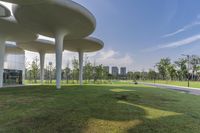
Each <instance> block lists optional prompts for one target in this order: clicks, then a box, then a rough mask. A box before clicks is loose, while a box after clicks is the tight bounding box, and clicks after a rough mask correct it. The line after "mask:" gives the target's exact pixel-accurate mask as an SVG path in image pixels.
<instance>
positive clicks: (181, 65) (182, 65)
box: [175, 58, 188, 80]
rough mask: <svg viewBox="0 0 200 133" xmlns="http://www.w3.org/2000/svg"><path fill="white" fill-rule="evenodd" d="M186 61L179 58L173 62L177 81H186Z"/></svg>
mask: <svg viewBox="0 0 200 133" xmlns="http://www.w3.org/2000/svg"><path fill="white" fill-rule="evenodd" d="M186 63H187V59H185V58H179V59H178V61H175V65H176V67H177V68H178V70H177V74H178V77H179V80H185V79H187V75H188V70H187V65H186Z"/></svg>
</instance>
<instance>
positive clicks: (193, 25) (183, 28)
mask: <svg viewBox="0 0 200 133" xmlns="http://www.w3.org/2000/svg"><path fill="white" fill-rule="evenodd" d="M196 19H197V20H196V21H194V22H192V23H190V24H188V25H186V26H184V27H182V28H180V29H178V30H176V31H175V32H172V33H169V34H166V35H163V36H162V37H163V38H165V37H171V36H174V35H177V34H179V33H182V32H184V31H187V30H189V29H190V28H193V27H195V26H198V25H200V14H198V15H197V17H196Z"/></svg>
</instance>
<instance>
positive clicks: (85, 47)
mask: <svg viewBox="0 0 200 133" xmlns="http://www.w3.org/2000/svg"><path fill="white" fill-rule="evenodd" d="M103 46H104V43H103V42H102V41H101V40H99V39H97V38H93V37H87V38H85V39H76V40H64V49H65V50H69V51H74V52H78V54H79V81H80V85H82V84H83V54H84V52H95V51H99V50H101V49H102V48H103Z"/></svg>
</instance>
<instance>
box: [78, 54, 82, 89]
mask: <svg viewBox="0 0 200 133" xmlns="http://www.w3.org/2000/svg"><path fill="white" fill-rule="evenodd" d="M78 55H79V82H80V85H83V52H82V51H79V52H78Z"/></svg>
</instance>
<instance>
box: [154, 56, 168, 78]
mask: <svg viewBox="0 0 200 133" xmlns="http://www.w3.org/2000/svg"><path fill="white" fill-rule="evenodd" d="M170 65H171V60H170V59H169V58H163V59H161V60H160V62H159V63H157V65H156V66H157V69H158V71H159V74H160V75H161V76H162V79H163V80H165V79H167V76H168V68H169V66H170Z"/></svg>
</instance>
